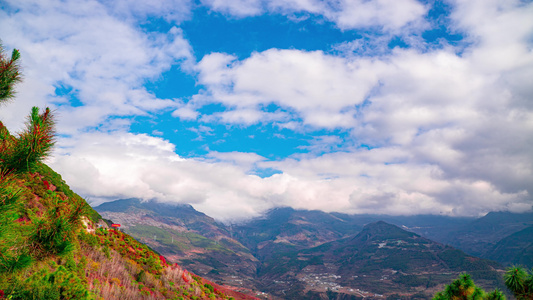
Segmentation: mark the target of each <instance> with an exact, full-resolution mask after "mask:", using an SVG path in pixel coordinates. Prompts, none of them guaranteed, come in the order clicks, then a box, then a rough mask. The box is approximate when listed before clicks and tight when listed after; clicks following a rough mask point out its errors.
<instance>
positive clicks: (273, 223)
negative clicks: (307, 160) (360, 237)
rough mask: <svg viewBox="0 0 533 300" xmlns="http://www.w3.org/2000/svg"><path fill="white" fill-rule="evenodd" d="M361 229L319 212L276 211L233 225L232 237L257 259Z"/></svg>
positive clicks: (345, 218) (341, 217)
mask: <svg viewBox="0 0 533 300" xmlns="http://www.w3.org/2000/svg"><path fill="white" fill-rule="evenodd" d="M359 230H361V226H360V225H357V224H356V222H354V220H353V218H351V217H350V216H348V215H343V214H336V215H334V214H329V213H325V212H322V211H305V210H294V209H292V208H287V207H285V208H276V209H273V210H271V211H269V212H268V213H267V214H266V215H265V216H264V217H262V218H257V219H254V220H251V221H249V222H246V223H244V224H239V225H234V226H233V234H234V236H235V237H236V238H237V239H238V240H239V241H240V242H241V243H242V244H243V245H246V246H247V247H248V248H249V249H250V251H251V252H252V253H253V254H254V255H255V256H256V257H257V258H258V259H260V260H264V259H268V258H270V257H271V256H272V254H274V253H283V252H287V251H289V252H290V251H296V250H300V249H305V248H309V247H314V246H317V245H320V244H323V243H326V242H330V241H334V240H337V239H339V238H343V237H345V236H348V235H350V234H354V233H357V232H359Z"/></svg>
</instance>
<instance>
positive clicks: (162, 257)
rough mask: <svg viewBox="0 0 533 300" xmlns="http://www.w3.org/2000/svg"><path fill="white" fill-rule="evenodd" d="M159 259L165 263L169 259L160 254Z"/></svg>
mask: <svg viewBox="0 0 533 300" xmlns="http://www.w3.org/2000/svg"><path fill="white" fill-rule="evenodd" d="M159 260H160V261H161V262H162V263H163V264H164V265H166V264H167V260H166V259H165V257H164V256H163V255H159Z"/></svg>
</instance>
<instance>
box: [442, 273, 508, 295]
mask: <svg viewBox="0 0 533 300" xmlns="http://www.w3.org/2000/svg"><path fill="white" fill-rule="evenodd" d="M433 300H505V296H504V295H503V293H502V292H500V291H499V290H494V291H493V292H491V293H488V294H487V293H486V292H485V291H484V290H483V289H482V288H480V287H478V286H476V285H475V284H474V281H473V280H472V278H471V277H470V275H469V274H466V273H463V274H461V275H459V278H457V279H456V280H454V281H453V282H452V283H450V284H449V285H447V286H446V287H445V288H444V291H441V292H438V293H437V294H436V295H435V297H433Z"/></svg>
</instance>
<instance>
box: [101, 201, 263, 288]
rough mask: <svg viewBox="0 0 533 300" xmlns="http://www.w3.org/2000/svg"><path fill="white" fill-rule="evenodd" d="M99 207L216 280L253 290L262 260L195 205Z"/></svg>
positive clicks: (136, 203)
mask: <svg viewBox="0 0 533 300" xmlns="http://www.w3.org/2000/svg"><path fill="white" fill-rule="evenodd" d="M95 209H96V210H97V211H98V212H99V213H101V214H102V216H103V217H104V218H107V219H112V220H114V221H116V222H119V223H121V225H122V227H121V228H123V229H124V231H125V232H127V233H129V234H131V235H132V236H133V237H135V238H136V239H137V240H139V241H141V242H143V243H145V244H147V245H149V246H150V247H151V248H152V249H155V250H156V251H158V252H159V253H161V254H163V255H165V257H167V258H168V259H171V260H172V261H175V262H178V263H179V264H180V265H182V266H184V267H186V268H187V269H188V270H191V271H193V272H195V273H196V274H199V275H201V276H206V277H208V278H210V279H211V280H215V281H216V282H221V283H225V284H229V285H234V286H242V287H245V288H248V289H253V288H254V287H255V286H256V284H257V283H256V282H255V280H254V279H253V277H254V276H255V274H256V268H257V265H258V261H257V259H256V258H255V257H253V256H252V255H251V254H250V251H249V250H248V249H247V248H246V247H244V246H243V245H242V244H241V243H239V242H238V241H236V240H235V239H233V238H232V237H231V233H230V232H229V230H228V228H227V227H225V226H224V225H222V224H219V223H217V222H215V220H214V219H213V218H211V217H208V216H206V215H205V214H203V213H201V212H198V211H196V210H195V209H194V208H192V207H191V206H190V205H171V204H166V203H160V202H155V201H144V202H141V201H140V200H139V199H123V200H117V201H113V202H107V203H103V204H101V205H99V206H97V207H95Z"/></svg>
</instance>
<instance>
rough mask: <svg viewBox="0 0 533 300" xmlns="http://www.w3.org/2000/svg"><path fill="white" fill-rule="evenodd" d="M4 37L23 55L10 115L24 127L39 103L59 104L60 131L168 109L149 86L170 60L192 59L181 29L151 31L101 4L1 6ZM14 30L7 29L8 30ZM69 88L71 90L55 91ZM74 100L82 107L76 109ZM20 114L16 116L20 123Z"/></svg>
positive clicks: (0, 32) (168, 102)
mask: <svg viewBox="0 0 533 300" xmlns="http://www.w3.org/2000/svg"><path fill="white" fill-rule="evenodd" d="M0 28H1V29H0V36H1V37H2V40H3V42H4V44H5V45H6V46H10V47H16V48H18V49H19V50H20V52H21V54H22V64H23V70H24V74H25V76H24V77H25V79H24V80H25V81H24V83H23V84H22V85H21V86H20V88H19V90H20V91H21V92H20V94H19V97H18V99H17V101H15V102H13V104H11V105H10V107H9V111H10V114H8V115H6V113H4V111H7V110H2V116H1V117H2V119H3V120H5V121H6V123H8V125H9V126H10V127H12V128H13V127H15V128H18V127H20V124H21V122H22V120H21V118H20V116H21V115H25V114H26V113H25V112H24V113H21V114H13V113H12V112H14V111H15V112H17V113H18V112H22V111H29V107H31V106H33V105H38V106H44V104H46V105H52V106H54V105H53V104H54V103H55V104H62V105H61V106H57V107H56V109H57V112H58V113H59V114H60V116H61V118H60V119H59V121H58V130H59V132H60V133H69V134H72V133H74V132H76V131H77V130H81V129H83V128H86V127H88V126H97V125H99V124H100V123H101V122H103V121H104V120H106V118H107V117H108V116H110V115H118V116H127V115H143V114H147V113H149V112H153V111H156V110H160V109H163V108H167V107H174V106H175V103H174V101H171V100H165V99H157V98H156V97H155V96H154V95H152V94H150V93H149V92H148V91H147V90H146V89H145V88H144V87H143V83H144V81H145V80H147V79H153V78H156V77H157V76H159V75H160V74H161V72H163V71H165V70H167V69H169V68H170V66H171V65H172V64H177V63H180V62H183V61H187V60H190V59H192V54H191V49H190V46H189V44H188V42H187V41H186V40H185V39H184V38H183V34H182V32H181V29H178V28H176V27H174V28H171V29H170V30H169V31H168V32H166V33H151V34H146V33H143V32H141V31H139V30H138V29H137V28H136V27H135V25H133V24H130V23H128V22H125V21H124V20H121V19H119V18H118V17H117V16H115V15H113V14H111V13H110V12H109V10H108V8H107V7H105V6H103V5H102V4H100V3H99V2H96V1H83V2H80V1H52V0H50V1H35V2H31V1H22V2H20V1H12V2H10V3H9V4H7V6H6V9H5V10H3V11H0ZM7 29H9V30H7ZM57 87H64V88H66V89H69V90H71V92H70V93H72V94H73V95H65V96H62V95H56V93H55V88H57ZM69 97H75V98H76V99H77V100H78V101H80V102H81V103H82V104H83V106H81V107H80V106H77V105H74V106H71V105H68V104H66V103H68V99H69ZM14 116H16V117H17V120H15V118H14Z"/></svg>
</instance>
